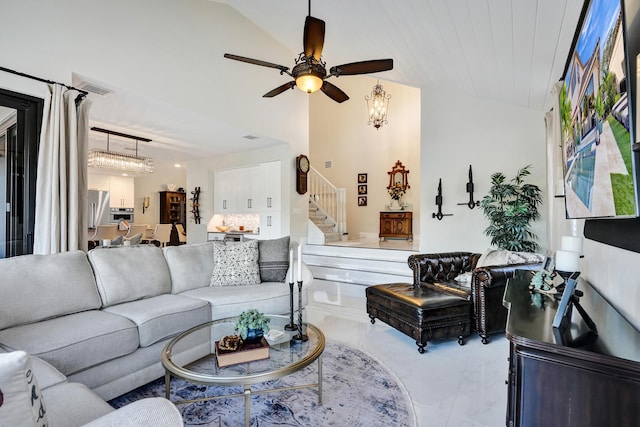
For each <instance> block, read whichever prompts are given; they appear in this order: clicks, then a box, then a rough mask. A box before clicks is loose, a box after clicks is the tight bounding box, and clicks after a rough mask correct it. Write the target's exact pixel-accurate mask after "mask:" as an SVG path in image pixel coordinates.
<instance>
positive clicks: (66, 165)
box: [33, 84, 91, 254]
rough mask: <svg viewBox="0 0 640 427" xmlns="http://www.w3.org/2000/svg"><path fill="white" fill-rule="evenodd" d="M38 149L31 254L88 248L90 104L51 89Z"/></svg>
mask: <svg viewBox="0 0 640 427" xmlns="http://www.w3.org/2000/svg"><path fill="white" fill-rule="evenodd" d="M49 94H50V97H49V98H48V99H46V100H45V105H44V111H43V114H42V130H41V133H40V146H39V149H38V172H37V173H38V175H37V178H36V218H35V236H34V247H33V252H34V253H36V254H51V253H58V252H65V251H71V250H77V249H81V250H85V251H86V250H87V225H88V224H87V145H88V140H89V129H88V124H89V120H88V114H89V107H90V104H91V103H90V101H88V100H87V99H84V98H80V95H81V93H80V92H78V91H77V90H73V89H67V88H66V87H64V86H62V85H59V84H51V85H49Z"/></svg>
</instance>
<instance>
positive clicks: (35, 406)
mask: <svg viewBox="0 0 640 427" xmlns="http://www.w3.org/2000/svg"><path fill="white" fill-rule="evenodd" d="M0 425H2V426H12V427H22V426H24V427H35V426H43V427H44V426H48V425H49V421H48V415H47V410H46V406H45V403H44V398H43V397H42V392H41V391H40V386H39V385H38V380H37V378H36V377H35V375H34V373H33V370H32V369H31V360H30V357H29V355H28V354H27V353H25V352H24V351H14V352H11V353H0Z"/></svg>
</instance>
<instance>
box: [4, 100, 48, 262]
mask: <svg viewBox="0 0 640 427" xmlns="http://www.w3.org/2000/svg"><path fill="white" fill-rule="evenodd" d="M42 110H43V100H42V99H40V98H35V97H32V96H29V95H24V94H20V93H16V92H11V91H7V90H3V89H0V175H2V176H1V177H0V258H6V257H12V256H17V255H24V254H29V253H33V237H34V223H35V190H36V171H37V164H38V163H37V160H38V144H39V138H40V127H41V123H42Z"/></svg>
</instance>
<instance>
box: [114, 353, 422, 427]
mask: <svg viewBox="0 0 640 427" xmlns="http://www.w3.org/2000/svg"><path fill="white" fill-rule="evenodd" d="M322 377H323V382H322V387H323V389H322V405H319V404H318V395H317V393H316V391H315V389H298V390H286V391H278V392H274V393H267V394H260V395H253V396H252V397H251V426H255V427H266V426H291V427H294V426H295V427H298V426H309V427H310V426H313V427H318V426H350V427H365V426H366V427H376V426H380V427H394V426H397V427H407V426H409V427H411V426H415V425H416V422H415V415H414V412H413V407H412V405H411V400H410V398H409V395H408V393H407V391H406V389H405V388H404V385H402V383H401V382H400V381H399V380H398V379H397V378H396V376H395V375H394V374H393V373H392V372H391V371H389V369H388V368H386V367H385V366H383V365H382V364H381V363H380V362H378V361H377V360H375V359H374V358H373V357H372V356H371V355H369V354H367V353H364V352H362V351H360V350H357V349H355V348H352V347H350V346H347V345H345V344H342V343H338V342H333V341H327V343H326V347H325V351H324V353H323V359H322ZM317 378H318V377H317V364H316V363H313V364H311V365H310V366H308V367H307V368H305V369H303V370H301V371H300V372H297V373H295V374H292V375H289V376H287V377H284V378H281V379H278V380H273V381H269V382H266V383H262V384H255V385H254V386H253V389H254V390H258V389H264V388H273V387H286V386H291V385H296V384H309V383H315V382H316V381H317ZM241 392H242V387H218V386H216V387H207V386H203V385H198V384H190V383H188V382H186V381H182V380H179V379H175V378H174V379H172V380H171V400H172V401H175V400H181V399H190V398H195V397H203V396H215V395H223V394H230V393H241ZM153 396H162V397H164V379H163V378H161V379H158V380H155V381H153V382H151V383H149V384H147V385H145V386H142V387H140V388H138V389H136V390H134V391H132V392H130V393H127V394H125V395H123V396H120V397H118V398H116V399H114V400H112V401H110V402H109V403H110V404H111V405H112V406H113V407H115V408H119V407H121V406H124V405H126V404H128V403H130V402H133V401H135V400H139V399H142V398H145V397H153ZM177 406H178V409H179V410H180V412H181V413H182V416H183V418H184V423H185V426H216V427H232V426H233V427H236V426H242V425H244V399H243V398H242V397H234V398H224V399H217V400H212V401H208V402H201V403H189V404H180V405H177Z"/></svg>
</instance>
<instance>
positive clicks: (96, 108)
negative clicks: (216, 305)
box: [72, 0, 582, 163]
mask: <svg viewBox="0 0 640 427" xmlns="http://www.w3.org/2000/svg"><path fill="white" fill-rule="evenodd" d="M211 1H217V2H219V3H225V4H228V5H230V6H231V7H233V8H234V9H236V10H237V11H238V12H239V13H240V14H242V15H244V16H246V17H247V18H248V19H249V20H251V21H252V22H254V23H255V24H256V25H257V26H259V27H261V28H262V29H263V30H265V31H266V32H268V33H269V34H271V35H272V36H273V37H274V38H275V39H276V40H277V41H278V42H280V43H281V44H282V45H283V46H285V47H286V48H288V49H290V50H291V51H292V52H296V53H297V52H300V51H301V50H302V32H303V27H304V19H305V17H306V15H307V12H308V4H307V1H304V0H261V1H246V0H211ZM581 7H582V0H401V1H398V0H396V1H390V0H349V1H345V0H340V1H339V0H322V1H319V0H316V1H314V2H313V3H312V5H311V14H312V15H313V16H315V17H317V18H319V19H322V20H324V21H325V22H326V35H325V44H324V50H323V60H325V61H326V62H327V66H328V67H331V66H334V65H339V64H344V63H348V62H355V61H363V60H368V59H378V58H393V60H394V69H393V70H392V71H387V72H384V73H380V75H379V76H374V77H379V78H381V79H383V80H387V81H391V82H396V83H400V84H405V85H409V86H413V87H419V88H421V89H422V90H423V91H428V89H429V87H439V88H443V87H445V88H448V89H449V90H451V91H452V92H458V93H464V94H467V95H470V96H474V97H479V98H485V99H492V100H496V101H500V102H504V103H508V104H512V105H516V106H519V107H524V108H530V109H534V110H539V111H544V110H547V109H548V108H550V106H551V99H550V95H549V94H550V87H551V85H552V84H553V83H554V82H556V81H557V80H558V79H559V78H560V76H561V74H562V71H563V68H564V64H565V59H566V57H567V53H568V51H569V48H570V44H571V40H572V38H573V33H574V30H575V27H576V25H577V21H578V17H579V14H580V9H581ZM187 30H188V29H187ZM181 31H182V30H181ZM215 43H216V44H221V43H224V41H216V42H215ZM253 51H255V50H254V49H252V47H251V45H250V41H248V42H247V49H246V51H243V49H233V50H231V51H230V53H234V54H237V55H241V56H251V57H255V55H251V54H250V53H249V52H253ZM256 59H261V60H265V61H269V62H275V63H280V64H281V65H285V66H288V67H292V66H293V60H294V58H293V57H292V58H291V59H290V60H291V62H290V63H285V62H283V60H282V58H281V57H280V58H276V57H270V55H269V52H268V51H266V52H264V56H263V57H257V58H256ZM244 66H246V67H248V70H251V72H255V73H273V74H276V73H277V72H278V71H277V70H273V69H269V68H264V67H258V66H253V65H248V64H245V65H244ZM82 80H83V77H82V76H78V75H75V74H74V76H73V81H72V83H73V84H77V83H79V82H80V81H82ZM332 80H333V82H334V83H336V84H338V85H339V80H336V79H332ZM282 82H283V83H284V82H286V80H284V79H283V80H282ZM274 87H275V86H274ZM109 89H112V90H113V94H112V95H108V96H106V97H98V96H97V95H93V94H91V95H90V97H89V98H90V99H94V100H95V102H94V104H93V106H92V108H91V113H90V116H91V125H92V126H99V127H104V128H107V129H112V130H116V131H120V132H124V133H129V134H133V135H136V136H141V137H146V138H150V139H152V140H153V142H151V143H148V144H147V143H142V144H141V145H140V148H139V153H140V154H141V155H147V156H154V157H156V159H157V160H159V161H167V162H169V161H170V162H172V163H176V162H184V161H186V160H190V159H194V158H198V157H203V156H213V155H221V154H225V153H229V152H231V151H235V152H238V151H243V150H249V149H253V148H258V147H265V146H269V145H273V144H277V143H279V142H277V141H273V140H269V139H268V138H264V137H262V138H260V139H257V140H247V139H244V138H241V137H239V135H246V134H251V129H237V128H231V127H230V126H229V125H227V124H226V123H223V122H221V121H216V120H212V119H211V117H204V116H198V115H197V114H194V113H193V112H188V111H184V110H179V109H177V108H176V107H174V106H171V105H163V104H161V103H159V102H158V101H157V99H151V98H149V99H145V98H144V97H141V96H139V95H131V94H128V93H126V91H122V90H119V89H118V88H109ZM267 89H268V88H266V89H265V91H266V90H267ZM295 95H296V96H305V95H304V94H300V93H298V92H296V94H295ZM260 96H262V93H256V97H260ZM212 135H216V141H222V143H217V142H216V141H213V140H212V137H211V136H212ZM229 141H233V143H229ZM90 146H91V147H100V148H104V147H105V146H106V136H105V135H104V134H101V133H97V132H91V133H90ZM133 146H134V145H133V141H131V140H126V139H118V138H111V148H112V149H115V150H120V149H122V150H124V149H125V147H126V148H133Z"/></svg>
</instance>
